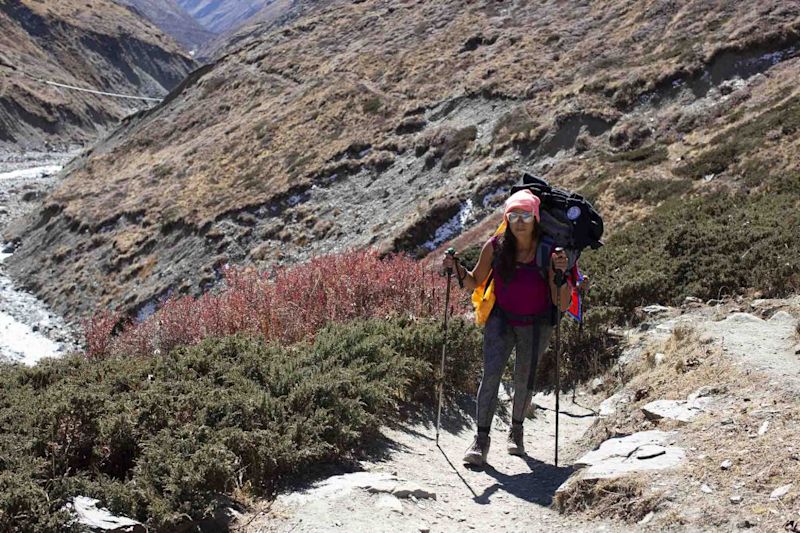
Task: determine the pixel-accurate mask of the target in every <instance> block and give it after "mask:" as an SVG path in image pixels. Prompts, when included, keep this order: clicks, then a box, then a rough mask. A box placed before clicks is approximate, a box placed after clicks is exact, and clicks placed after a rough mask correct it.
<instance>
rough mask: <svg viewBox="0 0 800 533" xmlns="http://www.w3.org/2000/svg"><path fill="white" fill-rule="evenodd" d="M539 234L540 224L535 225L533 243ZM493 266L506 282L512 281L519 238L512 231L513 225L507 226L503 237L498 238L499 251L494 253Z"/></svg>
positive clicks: (515, 267) (534, 243)
mask: <svg viewBox="0 0 800 533" xmlns="http://www.w3.org/2000/svg"><path fill="white" fill-rule="evenodd" d="M538 236H539V225H538V224H534V226H533V245H534V246H536V240H537V238H538ZM493 268H494V269H495V271H496V272H497V275H498V276H500V277H501V278H502V280H503V281H504V282H505V283H508V282H510V281H511V279H512V278H513V277H514V272H515V271H516V269H517V238H516V237H514V234H513V233H511V225H510V224H509V225H508V226H506V231H505V233H503V237H502V238H501V239H498V247H497V251H496V252H495V255H494V266H493Z"/></svg>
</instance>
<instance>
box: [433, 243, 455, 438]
mask: <svg viewBox="0 0 800 533" xmlns="http://www.w3.org/2000/svg"><path fill="white" fill-rule="evenodd" d="M446 253H447V255H449V256H451V257H452V256H454V255H455V254H456V251H455V250H454V249H453V248H448V249H447V252H446ZM452 276H453V269H452V268H448V269H447V292H445V296H444V342H443V343H442V365H441V367H440V369H439V408H438V410H437V412H436V445H437V446H438V445H439V424H440V423H441V420H442V394H443V393H444V358H445V354H446V353H447V311H448V309H449V308H450V278H451V277H452Z"/></svg>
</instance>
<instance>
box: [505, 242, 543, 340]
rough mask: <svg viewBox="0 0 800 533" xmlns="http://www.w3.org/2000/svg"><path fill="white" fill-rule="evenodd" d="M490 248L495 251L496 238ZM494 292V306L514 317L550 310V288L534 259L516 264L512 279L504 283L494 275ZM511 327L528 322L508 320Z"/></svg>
mask: <svg viewBox="0 0 800 533" xmlns="http://www.w3.org/2000/svg"><path fill="white" fill-rule="evenodd" d="M491 242H492V248H493V249H497V238H496V237H493V238H492V239H491ZM494 290H495V297H496V298H497V299H496V301H495V304H496V305H499V306H500V308H501V309H502V310H503V311H507V312H509V313H512V314H514V315H538V314H542V313H545V312H547V311H549V310H550V306H551V305H552V304H551V301H550V287H549V286H548V283H547V280H546V279H545V278H544V277H543V275H542V273H541V271H540V269H539V267H537V266H536V258H535V257H534V260H533V261H531V262H530V263H517V268H516V270H515V271H514V277H513V278H511V280H510V281H508V282H504V281H503V279H502V278H501V277H500V276H499V275H497V273H495V275H494ZM508 322H509V324H511V325H512V326H525V325H527V324H529V323H530V322H523V321H519V320H511V319H509V321H508Z"/></svg>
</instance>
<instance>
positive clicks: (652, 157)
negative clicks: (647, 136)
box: [601, 144, 669, 167]
mask: <svg viewBox="0 0 800 533" xmlns="http://www.w3.org/2000/svg"><path fill="white" fill-rule="evenodd" d="M668 156H669V153H668V152H667V147H666V146H664V145H663V144H649V145H647V146H642V147H641V148H637V149H635V150H629V151H627V152H619V153H613V154H602V155H601V159H602V160H603V161H606V162H609V163H627V164H635V165H636V166H638V167H646V166H651V165H657V164H658V163H663V162H664V161H666V160H667V157H668Z"/></svg>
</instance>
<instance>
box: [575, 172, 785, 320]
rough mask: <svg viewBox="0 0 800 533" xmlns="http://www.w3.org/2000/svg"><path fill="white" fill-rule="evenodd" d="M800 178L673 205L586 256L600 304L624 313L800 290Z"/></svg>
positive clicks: (677, 201) (661, 208) (681, 200)
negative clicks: (751, 292)
mask: <svg viewBox="0 0 800 533" xmlns="http://www.w3.org/2000/svg"><path fill="white" fill-rule="evenodd" d="M798 198H800V177H797V176H794V177H791V178H790V177H787V178H785V180H778V181H776V182H775V183H774V184H773V186H772V190H771V192H770V193H754V194H745V193H727V192H717V193H713V194H710V195H703V196H695V197H689V198H674V199H671V200H668V201H666V202H665V203H664V204H663V205H661V206H659V207H658V208H657V209H656V210H655V212H654V213H653V215H652V216H650V217H649V218H648V219H647V220H645V221H644V222H641V223H635V224H632V225H630V226H628V227H626V228H624V229H623V230H621V231H620V232H618V233H616V234H614V235H613V236H612V237H611V238H610V239H609V240H608V243H607V245H606V246H604V247H603V248H601V249H600V250H598V251H597V252H594V253H591V254H586V257H585V260H584V266H585V267H586V270H587V271H588V272H591V273H592V274H593V277H594V282H595V283H594V284H593V287H594V289H593V293H594V295H595V298H594V299H595V301H596V302H598V303H602V304H604V305H610V306H617V307H620V308H622V310H623V311H624V312H625V315H626V316H629V315H630V313H631V312H632V310H633V309H634V308H635V307H636V306H639V305H646V304H650V303H654V302H661V303H672V304H674V303H679V302H680V301H681V300H682V299H683V298H684V297H686V296H690V295H692V296H697V297H700V298H719V297H720V296H726V295H728V296H730V295H732V294H736V293H740V292H742V291H743V290H745V289H755V290H759V291H761V292H763V293H764V295H766V296H782V295H785V294H788V293H790V292H793V291H797V290H800V210H798V209H797V202H798Z"/></svg>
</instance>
